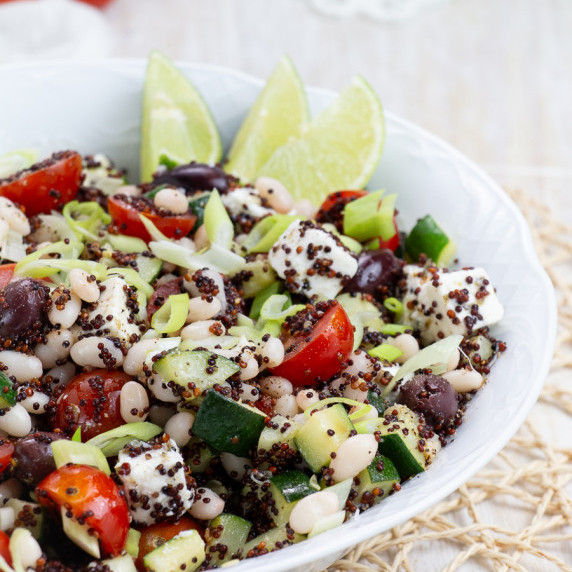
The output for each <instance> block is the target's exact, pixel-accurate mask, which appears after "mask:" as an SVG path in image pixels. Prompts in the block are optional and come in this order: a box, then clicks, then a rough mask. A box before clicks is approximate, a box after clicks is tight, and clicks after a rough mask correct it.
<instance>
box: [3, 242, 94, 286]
mask: <svg viewBox="0 0 572 572" xmlns="http://www.w3.org/2000/svg"><path fill="white" fill-rule="evenodd" d="M82 251H83V242H79V241H77V240H70V241H68V242H66V241H63V240H60V241H58V242H53V243H52V244H48V245H47V246H44V247H43V248H39V249H38V250H36V251H35V252H32V253H31V254H28V256H26V257H25V258H22V260H20V262H18V264H16V268H15V269H14V274H16V275H18V276H27V274H25V268H26V266H27V265H28V264H30V263H31V262H35V261H36V260H39V259H40V258H42V257H47V256H53V255H58V256H59V259H57V260H60V261H61V260H62V259H64V260H65V259H67V260H69V259H72V260H74V259H77V258H79V256H80V254H81V253H82ZM49 262H50V259H49V258H47V259H46V260H42V263H45V264H46V266H47V265H48V263H49ZM36 266H37V265H36ZM56 272H58V269H57V268H53V267H52V268H48V274H44V275H43V276H33V277H37V278H44V277H45V276H50V275H51V274H55V273H56Z"/></svg>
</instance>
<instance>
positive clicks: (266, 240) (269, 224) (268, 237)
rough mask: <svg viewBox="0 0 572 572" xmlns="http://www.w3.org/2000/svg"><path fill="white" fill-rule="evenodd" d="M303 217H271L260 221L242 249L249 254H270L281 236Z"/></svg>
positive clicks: (278, 215)
mask: <svg viewBox="0 0 572 572" xmlns="http://www.w3.org/2000/svg"><path fill="white" fill-rule="evenodd" d="M300 219H301V217H299V216H293V215H284V214H276V215H270V216H267V217H265V218H263V219H262V220H260V221H258V222H257V223H256V224H255V225H254V227H253V228H252V230H251V231H250V232H249V233H248V236H247V237H246V240H245V241H244V242H243V243H242V247H243V248H246V250H247V251H248V252H268V251H269V250H270V249H271V248H272V247H273V246H274V244H275V243H276V241H277V240H278V239H279V238H280V235H281V234H282V233H283V232H284V231H285V230H286V229H287V228H288V227H289V226H290V225H291V224H292V223H293V222H294V221H295V220H300Z"/></svg>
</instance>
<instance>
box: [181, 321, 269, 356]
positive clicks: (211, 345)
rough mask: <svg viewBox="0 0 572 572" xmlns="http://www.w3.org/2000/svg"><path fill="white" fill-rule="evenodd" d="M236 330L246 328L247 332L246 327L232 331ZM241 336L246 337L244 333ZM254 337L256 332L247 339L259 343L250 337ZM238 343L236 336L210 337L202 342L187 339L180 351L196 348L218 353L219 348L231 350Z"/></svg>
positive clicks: (251, 333) (182, 343)
mask: <svg viewBox="0 0 572 572" xmlns="http://www.w3.org/2000/svg"><path fill="white" fill-rule="evenodd" d="M234 328H241V329H242V328H244V331H246V326H233V328H230V329H231V330H232V329H234ZM249 331H250V330H249ZM240 335H244V332H241V334H240ZM252 335H254V332H252V331H250V334H249V336H245V337H247V338H248V339H251V340H252V341H254V342H255V341H257V340H256V339H253V338H251V337H250V336H252ZM261 337H262V336H261ZM238 342H239V338H237V337H236V336H235V335H230V336H209V337H208V338H203V339H202V340H191V339H186V340H183V341H182V342H181V345H180V346H179V350H180V351H186V350H194V349H195V348H205V349H207V350H213V351H214V353H216V350H217V349H219V348H220V349H221V350H231V349H232V348H234V347H235V346H236V345H237V344H238Z"/></svg>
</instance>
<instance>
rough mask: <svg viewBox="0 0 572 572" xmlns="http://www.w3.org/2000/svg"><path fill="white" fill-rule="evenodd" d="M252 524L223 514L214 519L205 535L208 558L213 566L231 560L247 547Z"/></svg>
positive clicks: (231, 515) (238, 517) (237, 517)
mask: <svg viewBox="0 0 572 572" xmlns="http://www.w3.org/2000/svg"><path fill="white" fill-rule="evenodd" d="M251 528H252V524H251V523H250V522H248V520H245V519H244V518H241V517H240V516H236V515H234V514H229V513H226V512H223V513H222V514H220V515H219V516H217V517H216V518H214V519H213V520H212V521H211V522H210V524H209V527H208V529H207V533H206V534H205V538H206V551H207V558H208V559H209V562H210V563H211V564H214V565H217V564H223V563H224V562H226V561H227V560H231V559H232V558H233V557H234V556H235V554H237V553H238V552H239V550H240V549H241V548H242V547H243V546H244V545H245V543H246V539H247V538H248V534H249V532H250V529H251Z"/></svg>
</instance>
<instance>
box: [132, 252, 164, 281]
mask: <svg viewBox="0 0 572 572" xmlns="http://www.w3.org/2000/svg"><path fill="white" fill-rule="evenodd" d="M135 261H136V263H137V272H138V273H139V276H141V278H142V279H143V280H145V282H148V283H149V284H151V283H152V282H153V281H154V280H155V279H156V278H157V277H158V276H159V274H160V273H161V269H162V268H163V261H162V260H161V259H160V258H155V257H153V256H144V255H142V254H140V255H139V256H137V258H136V259H135Z"/></svg>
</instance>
